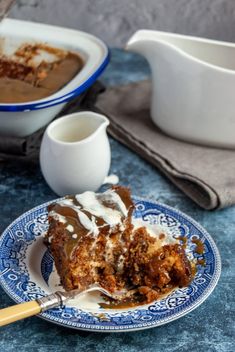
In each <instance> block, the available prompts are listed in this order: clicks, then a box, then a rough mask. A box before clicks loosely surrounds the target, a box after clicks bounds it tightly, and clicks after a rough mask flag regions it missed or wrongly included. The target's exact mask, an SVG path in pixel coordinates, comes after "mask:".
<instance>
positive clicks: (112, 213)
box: [75, 191, 128, 227]
mask: <svg viewBox="0 0 235 352" xmlns="http://www.w3.org/2000/svg"><path fill="white" fill-rule="evenodd" d="M75 198H76V200H77V201H78V202H79V203H80V204H81V206H82V207H83V210H86V211H88V212H89V213H91V214H92V215H95V216H97V217H99V218H102V219H103V220H104V222H105V223H106V224H108V225H109V226H110V227H114V226H117V225H118V224H120V223H121V219H122V216H123V215H124V216H125V217H126V216H127V213H128V210H127V209H126V206H125V204H124V203H123V201H122V200H121V198H120V196H119V195H118V194H117V193H116V192H115V191H106V192H104V193H102V194H101V193H100V194H95V193H94V192H84V193H82V194H77V195H76V196H75ZM103 202H106V203H108V204H110V205H113V206H115V208H116V209H113V208H110V207H107V206H105V205H104V204H103Z"/></svg>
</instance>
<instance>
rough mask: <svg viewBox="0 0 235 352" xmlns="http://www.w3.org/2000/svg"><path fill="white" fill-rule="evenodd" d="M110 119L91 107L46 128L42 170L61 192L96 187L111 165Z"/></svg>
mask: <svg viewBox="0 0 235 352" xmlns="http://www.w3.org/2000/svg"><path fill="white" fill-rule="evenodd" d="M108 125H109V120H108V119H107V118H106V117H105V116H103V115H101V114H97V113H94V112H90V111H83V112H78V113H74V114H70V115H67V116H64V117H61V118H59V119H57V120H55V121H54V122H52V123H51V124H50V125H49V126H48V127H47V129H46V131H45V133H44V136H43V139H42V144H41V149H40V166H41V171H42V174H43V176H44V178H45V180H46V181H47V183H48V185H49V186H50V187H51V189H52V190H53V191H54V192H55V193H57V194H58V195H60V196H64V195H66V194H76V193H82V192H85V191H96V190H97V189H98V188H99V187H100V186H101V185H102V184H103V182H104V179H105V177H106V176H107V175H108V172H109V168H110V160H111V153H110V145H109V140H108V137H107V133H106V128H107V126H108Z"/></svg>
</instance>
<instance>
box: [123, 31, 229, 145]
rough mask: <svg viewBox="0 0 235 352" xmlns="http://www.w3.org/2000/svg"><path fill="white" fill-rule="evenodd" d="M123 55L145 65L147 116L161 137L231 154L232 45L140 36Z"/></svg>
mask: <svg viewBox="0 0 235 352" xmlns="http://www.w3.org/2000/svg"><path fill="white" fill-rule="evenodd" d="M126 49H127V50H130V51H133V52H136V53H139V54H142V55H143V56H144V57H145V58H146V59H147V60H148V62H149V64H150V67H151V71H152V103H151V116H152V119H153V122H154V123H155V124H156V125H157V126H159V128H160V129H162V131H164V132H166V133H167V134H169V135H171V136H173V137H176V138H180V139H183V140H185V141H189V142H195V143H199V144H205V145H210V146H217V147H229V148H235V44H233V43H226V42H220V41H215V40H209V39H202V38H196V37H190V36H183V35H178V34H172V33H164V32H158V31H150V30H140V31H137V32H136V33H135V34H134V35H133V36H132V37H131V38H130V40H129V41H128V43H127V45H126Z"/></svg>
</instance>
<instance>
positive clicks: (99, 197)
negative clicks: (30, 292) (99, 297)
mask: <svg viewBox="0 0 235 352" xmlns="http://www.w3.org/2000/svg"><path fill="white" fill-rule="evenodd" d="M133 211H134V203H133V201H132V199H131V194H130V191H129V189H128V188H125V187H121V186H115V187H112V188H111V189H109V190H107V191H105V192H104V193H94V192H85V193H83V194H78V195H74V196H67V197H65V198H63V199H62V200H59V201H58V202H55V203H52V204H50V205H49V207H48V213H49V215H48V219H49V229H48V232H47V234H46V237H45V241H46V243H47V245H48V246H49V248H50V250H51V253H52V255H53V257H54V261H55V266H56V269H57V272H58V275H59V277H60V280H61V283H62V285H63V287H64V289H65V290H72V289H77V288H78V289H81V290H85V289H86V288H88V287H89V286H90V285H92V284H95V283H98V284H99V285H101V286H102V287H104V288H105V289H107V290H108V291H110V292H111V293H115V292H122V291H123V292H127V294H126V297H125V299H124V300H123V301H122V302H121V304H125V303H127V304H128V306H132V305H133V306H134V305H137V304H144V303H150V302H152V301H153V300H156V299H158V298H160V297H162V296H163V295H164V294H166V293H168V292H170V291H171V290H172V289H174V288H176V287H184V286H187V285H189V283H190V282H191V280H192V278H193V268H192V264H191V263H190V261H189V260H188V258H187V255H186V252H185V249H184V245H182V244H180V241H178V240H177V239H174V240H172V238H171V239H170V240H169V238H168V235H167V234H166V233H164V232H162V231H154V229H152V228H148V227H146V226H143V225H142V224H139V223H138V221H135V220H134V219H133V217H132V214H133ZM118 305H120V302H108V303H107V304H106V303H105V304H104V305H103V306H104V307H110V308H112V307H113V306H114V307H118Z"/></svg>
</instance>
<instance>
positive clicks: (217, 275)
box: [0, 195, 222, 333]
mask: <svg viewBox="0 0 235 352" xmlns="http://www.w3.org/2000/svg"><path fill="white" fill-rule="evenodd" d="M63 198H64V197H59V198H56V199H53V200H50V201H47V202H45V203H42V204H39V205H37V206H35V207H33V208H31V209H29V210H27V211H26V212H24V213H23V214H21V215H20V216H18V217H17V218H16V219H15V220H13V221H12V222H11V223H10V224H9V225H8V226H7V227H6V228H5V230H4V231H3V232H2V234H1V235H0V250H1V246H2V242H3V237H4V236H6V235H7V233H8V232H9V230H10V228H11V227H12V226H14V225H15V224H16V223H18V222H19V221H21V219H22V218H24V217H26V216H27V215H30V214H31V213H34V212H35V211H37V210H39V209H41V208H45V207H47V206H48V205H49V204H51V203H53V202H58V201H60V200H62V199H63ZM132 199H133V201H134V203H135V204H136V203H137V202H139V201H143V202H146V203H150V204H153V205H157V206H160V207H162V208H165V209H167V210H170V211H173V213H177V214H178V215H179V216H181V217H183V218H185V219H186V220H187V221H189V222H190V223H191V224H192V225H194V226H195V227H196V228H197V229H198V230H199V231H200V232H201V233H202V234H203V235H204V236H205V238H206V239H207V240H208V241H209V243H210V245H211V247H212V249H213V252H214V263H215V272H214V274H213V277H212V279H211V282H210V284H209V286H208V287H207V288H206V290H205V291H204V294H203V296H201V295H200V296H199V298H198V299H197V300H196V302H193V303H192V305H191V306H190V307H187V308H185V309H184V310H183V311H181V312H178V313H176V314H174V315H173V316H171V317H166V318H163V319H161V320H159V321H153V322H149V323H148V322H143V325H141V326H133V327H132V326H130V325H128V326H125V325H119V326H117V327H116V326H104V327H101V326H100V325H97V326H96V327H95V328H93V327H89V324H86V323H78V324H80V325H85V326H82V327H80V326H72V325H68V324H66V323H63V322H59V321H56V320H54V319H53V318H51V317H47V315H48V313H47V312H44V313H39V314H37V315H36V316H37V317H39V318H41V319H43V320H45V321H48V322H50V323H54V324H56V325H58V326H61V327H64V328H70V329H73V330H82V331H91V332H102V333H111V332H131V331H133V332H134V331H139V330H146V329H150V328H154V327H158V326H162V325H165V324H167V323H170V322H173V321H175V320H177V319H179V318H181V317H183V316H185V315H187V314H188V313H190V312H192V311H193V310H194V309H196V308H197V307H199V306H200V305H201V304H202V303H203V302H205V300H206V299H207V298H208V297H209V296H210V294H211V293H212V292H213V291H214V289H215V287H216V286H217V283H218V281H219V279H220V276H221V268H222V261H221V256H220V253H219V250H218V247H217V245H216V243H215V241H214V239H213V237H212V236H211V235H210V234H209V233H208V231H207V230H206V229H205V228H204V227H203V226H202V225H201V224H200V223H199V222H197V221H196V220H194V219H193V218H192V217H191V216H190V215H187V214H186V213H184V212H183V211H181V210H179V209H176V208H174V207H172V206H170V205H167V204H164V203H161V202H158V201H157V200H153V199H151V198H149V199H147V198H144V197H140V196H136V195H132ZM1 274H2V273H0V286H1V287H2V289H3V290H4V292H5V293H6V294H7V295H8V296H9V297H10V298H11V299H12V300H13V301H14V302H16V303H23V302H26V301H24V300H18V299H17V298H16V297H14V292H11V290H10V291H9V288H8V287H6V286H5V284H4V283H3V282H2V275H1ZM153 303H154V302H153ZM137 309H138V307H137ZM134 325H135V324H134Z"/></svg>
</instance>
